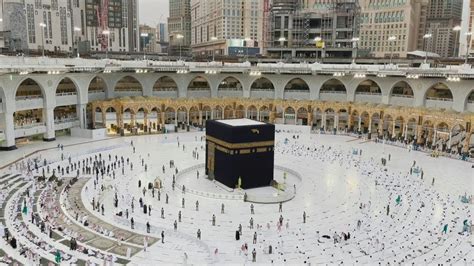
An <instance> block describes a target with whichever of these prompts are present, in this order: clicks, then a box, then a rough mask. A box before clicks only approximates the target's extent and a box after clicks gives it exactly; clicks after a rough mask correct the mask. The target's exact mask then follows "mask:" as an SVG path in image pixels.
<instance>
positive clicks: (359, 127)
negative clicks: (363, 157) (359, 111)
mask: <svg viewBox="0 0 474 266" xmlns="http://www.w3.org/2000/svg"><path fill="white" fill-rule="evenodd" d="M358 120H359V121H358V124H357V131H359V132H361V126H362V117H360V115H359V119H358Z"/></svg>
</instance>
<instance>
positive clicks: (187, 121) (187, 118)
mask: <svg viewBox="0 0 474 266" xmlns="http://www.w3.org/2000/svg"><path fill="white" fill-rule="evenodd" d="M190 113H191V112H190V111H188V112H187V116H186V125H189V115H190Z"/></svg>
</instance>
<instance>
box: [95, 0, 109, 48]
mask: <svg viewBox="0 0 474 266" xmlns="http://www.w3.org/2000/svg"><path fill="white" fill-rule="evenodd" d="M96 12H97V26H98V29H99V32H98V40H99V43H100V47H101V50H102V51H105V50H108V49H109V34H110V32H109V31H108V30H109V0H97V6H96Z"/></svg>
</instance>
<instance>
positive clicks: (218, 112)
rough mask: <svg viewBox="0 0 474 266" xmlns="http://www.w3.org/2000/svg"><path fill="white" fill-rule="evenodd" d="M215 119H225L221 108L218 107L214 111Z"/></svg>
mask: <svg viewBox="0 0 474 266" xmlns="http://www.w3.org/2000/svg"><path fill="white" fill-rule="evenodd" d="M213 113H214V119H224V110H223V109H222V107H221V106H219V105H216V106H215V107H214V109H213Z"/></svg>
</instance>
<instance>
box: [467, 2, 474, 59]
mask: <svg viewBox="0 0 474 266" xmlns="http://www.w3.org/2000/svg"><path fill="white" fill-rule="evenodd" d="M469 7H470V12H469V30H468V31H467V32H469V33H471V34H472V33H474V0H471V2H470V5H469ZM466 43H467V49H469V52H468V53H469V54H470V55H472V54H474V36H472V35H466Z"/></svg>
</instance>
